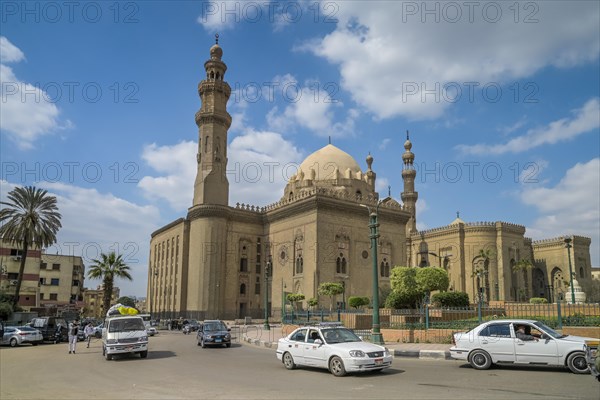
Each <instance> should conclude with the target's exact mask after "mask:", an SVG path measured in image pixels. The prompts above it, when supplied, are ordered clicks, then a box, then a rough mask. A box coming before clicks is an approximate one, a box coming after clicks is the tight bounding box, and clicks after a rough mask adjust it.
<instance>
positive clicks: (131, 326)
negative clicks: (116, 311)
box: [108, 318, 145, 332]
mask: <svg viewBox="0 0 600 400" xmlns="http://www.w3.org/2000/svg"><path fill="white" fill-rule="evenodd" d="M144 329H145V328H144V323H143V321H142V319H141V318H135V319H122V320H115V321H112V322H111V323H110V324H109V326H108V331H109V332H132V331H141V330H144Z"/></svg>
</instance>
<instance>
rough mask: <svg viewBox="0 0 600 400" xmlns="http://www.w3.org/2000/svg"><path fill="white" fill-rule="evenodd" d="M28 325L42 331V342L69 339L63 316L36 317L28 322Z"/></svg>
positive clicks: (57, 341)
mask: <svg viewBox="0 0 600 400" xmlns="http://www.w3.org/2000/svg"><path fill="white" fill-rule="evenodd" d="M29 326H31V327H32V328H35V329H37V330H38V331H40V332H41V333H42V337H43V340H44V342H54V343H59V342H67V341H68V340H69V335H68V333H69V332H68V330H69V329H68V328H69V327H68V325H67V322H66V321H65V320H64V319H63V318H59V317H38V318H34V319H32V320H31V322H29Z"/></svg>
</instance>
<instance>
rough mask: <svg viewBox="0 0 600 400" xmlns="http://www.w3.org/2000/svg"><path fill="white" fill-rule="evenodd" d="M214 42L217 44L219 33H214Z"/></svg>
mask: <svg viewBox="0 0 600 400" xmlns="http://www.w3.org/2000/svg"><path fill="white" fill-rule="evenodd" d="M215 44H219V34H218V33H215Z"/></svg>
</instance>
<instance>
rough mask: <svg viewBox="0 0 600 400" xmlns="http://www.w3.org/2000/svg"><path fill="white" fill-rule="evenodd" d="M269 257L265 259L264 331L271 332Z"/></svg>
mask: <svg viewBox="0 0 600 400" xmlns="http://www.w3.org/2000/svg"><path fill="white" fill-rule="evenodd" d="M271 264H272V262H271V255H270V254H269V257H268V258H267V265H266V266H265V324H264V326H263V328H264V330H266V331H269V330H271V326H270V325H269V271H271Z"/></svg>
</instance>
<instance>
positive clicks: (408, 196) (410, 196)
mask: <svg viewBox="0 0 600 400" xmlns="http://www.w3.org/2000/svg"><path fill="white" fill-rule="evenodd" d="M411 148H412V143H411V142H410V139H409V136H408V131H406V142H404V149H405V151H404V154H402V161H403V162H404V166H403V167H402V180H404V191H403V192H402V194H401V197H402V202H403V203H404V206H405V207H406V209H407V210H408V211H410V213H411V217H410V220H409V221H408V223H407V224H406V236H407V237H410V235H411V234H413V233H416V232H417V199H418V198H419V193H417V192H415V177H416V175H417V171H415V167H414V165H413V162H414V161H415V155H414V154H413V152H412V151H410V149H411Z"/></svg>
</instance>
